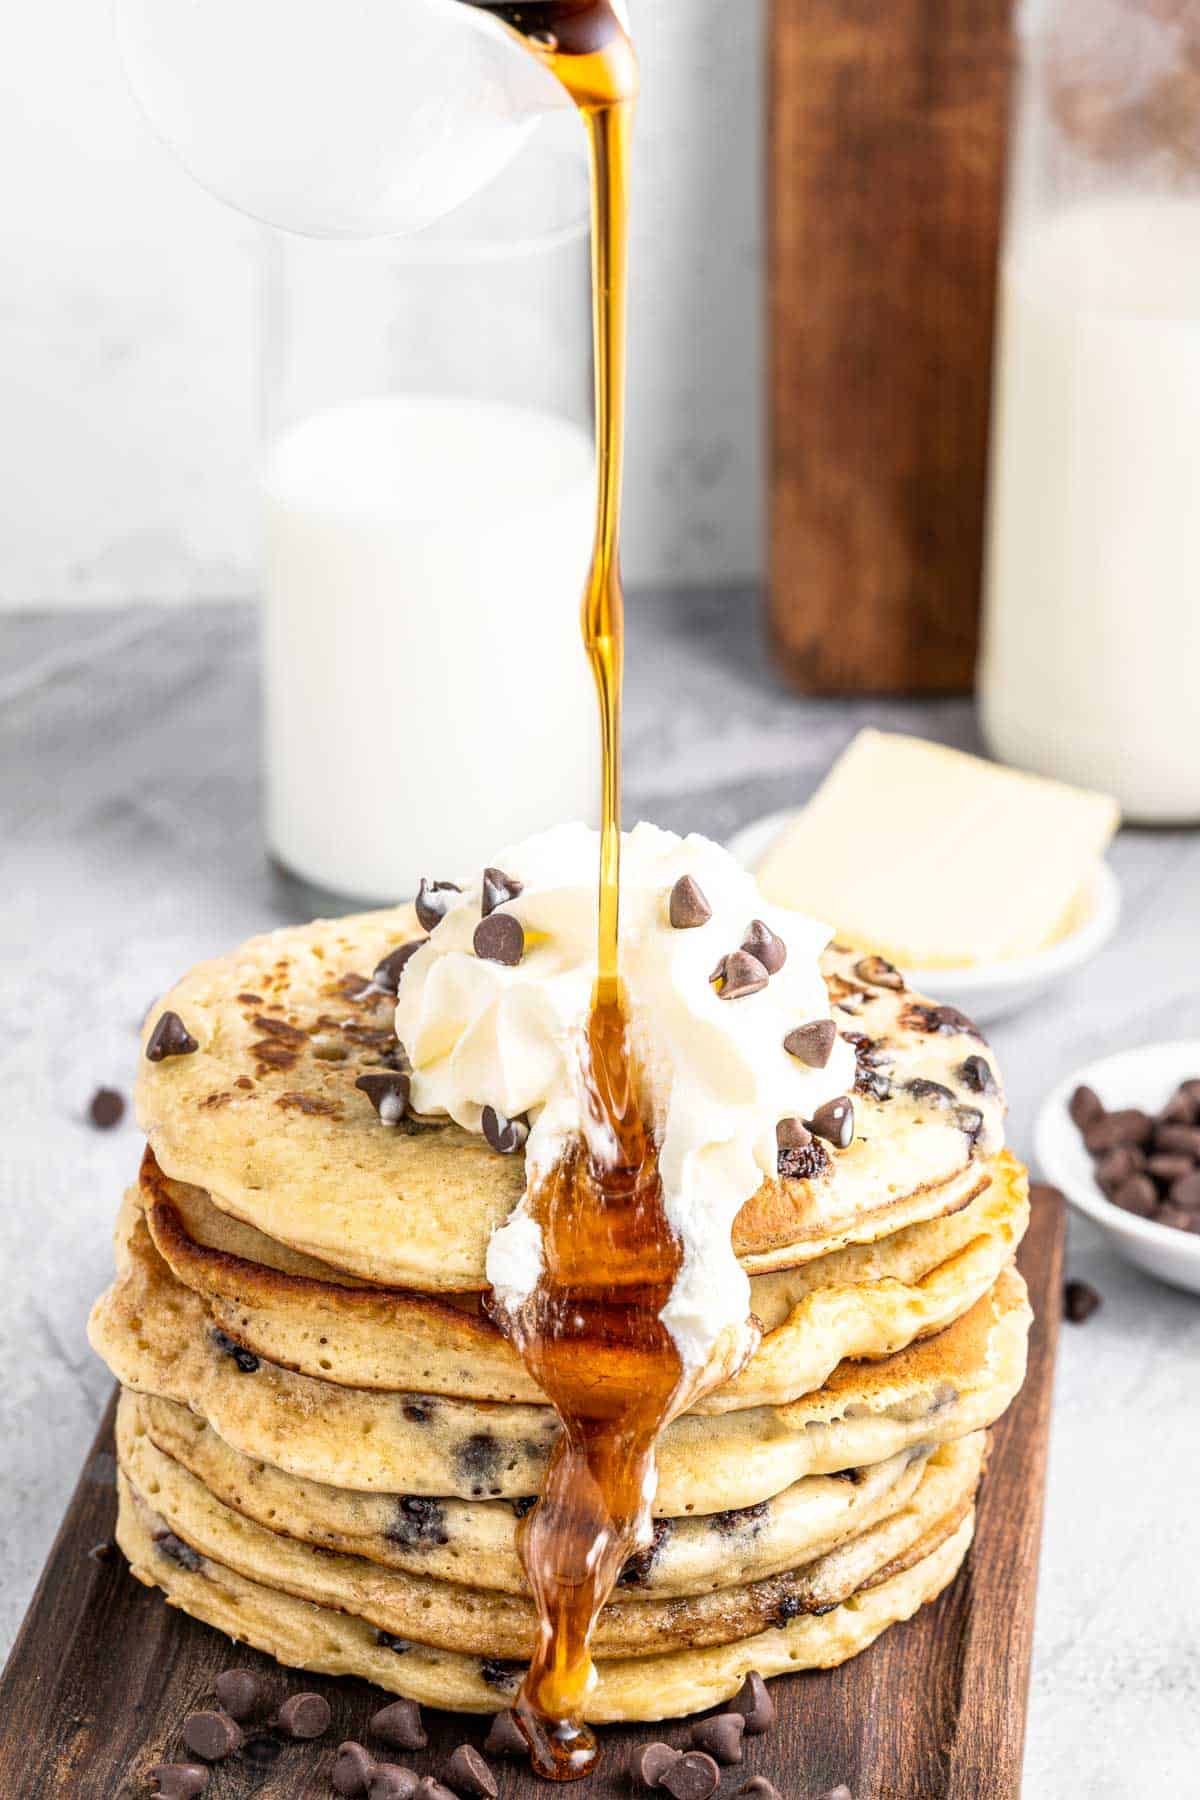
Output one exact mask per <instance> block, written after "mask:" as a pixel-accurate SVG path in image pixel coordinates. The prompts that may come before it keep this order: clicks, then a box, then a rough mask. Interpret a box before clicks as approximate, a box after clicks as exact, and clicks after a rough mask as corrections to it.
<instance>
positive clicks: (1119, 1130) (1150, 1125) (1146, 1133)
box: [1083, 1106, 1179, 1156]
mask: <svg viewBox="0 0 1200 1800" xmlns="http://www.w3.org/2000/svg"><path fill="white" fill-rule="evenodd" d="M1175 1129H1178V1127H1174V1126H1170V1125H1168V1126H1165V1127H1162V1128H1160V1131H1159V1134H1158V1135H1159V1146H1160V1148H1161V1149H1163V1150H1174V1149H1178V1148H1179V1146H1178V1145H1176V1144H1164V1143H1162V1132H1163V1131H1164V1130H1165V1131H1171V1130H1175ZM1153 1136H1154V1120H1153V1119H1152V1118H1151V1117H1150V1115H1149V1113H1144V1112H1142V1111H1141V1109H1140V1108H1139V1107H1136V1106H1127V1107H1124V1108H1123V1109H1122V1110H1121V1111H1120V1112H1111V1113H1105V1115H1104V1117H1103V1118H1101V1119H1096V1120H1094V1121H1093V1123H1092V1124H1091V1125H1086V1126H1085V1127H1084V1131H1083V1141H1084V1143H1085V1144H1086V1146H1087V1148H1088V1149H1089V1150H1090V1151H1091V1153H1092V1155H1093V1156H1096V1155H1099V1154H1101V1153H1102V1152H1103V1151H1105V1150H1115V1149H1116V1148H1117V1146H1118V1145H1119V1144H1148V1143H1149V1141H1150V1139H1151V1138H1152V1137H1153Z"/></svg>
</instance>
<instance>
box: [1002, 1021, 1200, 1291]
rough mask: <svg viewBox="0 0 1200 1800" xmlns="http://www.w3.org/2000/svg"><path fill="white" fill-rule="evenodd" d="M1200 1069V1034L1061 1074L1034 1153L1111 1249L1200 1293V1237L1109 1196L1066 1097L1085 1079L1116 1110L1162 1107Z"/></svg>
mask: <svg viewBox="0 0 1200 1800" xmlns="http://www.w3.org/2000/svg"><path fill="white" fill-rule="evenodd" d="M1196 1075H1200V1039H1198V1038H1191V1039H1187V1040H1185V1041H1183V1042H1180V1043H1175V1044H1143V1045H1142V1046H1141V1048H1140V1049H1137V1050H1120V1051H1118V1052H1117V1054H1116V1055H1115V1056H1105V1057H1102V1058H1101V1060H1100V1061H1099V1062H1094V1063H1089V1064H1088V1066H1087V1068H1085V1069H1077V1070H1076V1072H1075V1074H1074V1075H1069V1076H1068V1077H1067V1079H1066V1080H1065V1081H1060V1082H1059V1084H1058V1086H1057V1087H1056V1088H1055V1089H1054V1092H1053V1093H1052V1094H1051V1095H1050V1096H1049V1098H1048V1099H1047V1100H1046V1102H1045V1104H1044V1105H1043V1107H1042V1110H1041V1112H1040V1113H1039V1114H1038V1120H1037V1125H1036V1127H1035V1129H1034V1136H1033V1146H1034V1159H1035V1161H1036V1163H1037V1166H1038V1168H1039V1170H1040V1172H1041V1174H1042V1176H1043V1177H1044V1179H1045V1180H1046V1181H1049V1182H1052V1183H1053V1184H1054V1186H1055V1187H1057V1188H1061V1189H1062V1191H1063V1193H1064V1194H1065V1195H1066V1196H1067V1199H1068V1200H1069V1201H1070V1202H1071V1205H1072V1206H1074V1207H1077V1208H1078V1209H1079V1211H1080V1212H1081V1213H1085V1214H1086V1215H1087V1217H1088V1218H1089V1219H1091V1220H1092V1221H1093V1222H1094V1223H1095V1224H1097V1225H1099V1226H1100V1228H1101V1230H1102V1231H1103V1232H1104V1233H1105V1234H1106V1236H1107V1237H1109V1238H1110V1239H1111V1241H1112V1245H1113V1248H1114V1249H1115V1250H1117V1251H1119V1252H1120V1254H1121V1255H1122V1256H1124V1257H1126V1258H1127V1259H1128V1261H1129V1262H1131V1263H1136V1264H1137V1266H1138V1268H1139V1269H1145V1270H1146V1271H1147V1273H1148V1274H1151V1275H1156V1276H1157V1277H1158V1279H1159V1280H1160V1281H1166V1282H1169V1283H1170V1284H1171V1286H1172V1287H1181V1288H1189V1289H1190V1290H1191V1292H1192V1293H1194V1294H1200V1237H1197V1236H1195V1235H1194V1234H1193V1233H1191V1232H1187V1231H1176V1230H1174V1229H1173V1227H1172V1226H1170V1225H1157V1224H1155V1222H1154V1220H1153V1219H1139V1218H1138V1216H1137V1214H1136V1213H1128V1212H1123V1211H1122V1210H1121V1208H1120V1207H1119V1206H1114V1205H1113V1203H1112V1201H1111V1200H1106V1199H1105V1197H1104V1195H1103V1194H1102V1193H1101V1192H1100V1189H1099V1188H1098V1187H1097V1185H1096V1178H1095V1176H1094V1174H1093V1173H1092V1159H1091V1157H1090V1156H1089V1155H1088V1153H1087V1151H1086V1150H1085V1148H1084V1144H1083V1139H1082V1137H1081V1136H1080V1135H1079V1132H1078V1130H1077V1129H1076V1127H1075V1124H1074V1122H1073V1120H1072V1119H1071V1116H1070V1114H1069V1113H1068V1111H1067V1104H1068V1102H1069V1100H1070V1098H1071V1095H1072V1094H1073V1093H1074V1092H1075V1089H1076V1088H1077V1087H1080V1086H1085V1087H1090V1088H1095V1090H1096V1092H1097V1093H1098V1094H1099V1096H1100V1098H1101V1100H1103V1102H1104V1104H1105V1106H1106V1107H1108V1108H1109V1109H1110V1110H1111V1109H1115V1108H1117V1107H1121V1106H1140V1107H1142V1108H1143V1110H1144V1111H1146V1112H1152V1113H1153V1112H1159V1111H1160V1110H1161V1108H1162V1107H1163V1106H1165V1105H1166V1103H1167V1101H1168V1100H1169V1099H1170V1098H1171V1095H1172V1094H1173V1093H1174V1092H1175V1089H1176V1088H1177V1087H1178V1086H1179V1084H1180V1082H1181V1081H1188V1080H1191V1079H1192V1077H1194V1076H1196Z"/></svg>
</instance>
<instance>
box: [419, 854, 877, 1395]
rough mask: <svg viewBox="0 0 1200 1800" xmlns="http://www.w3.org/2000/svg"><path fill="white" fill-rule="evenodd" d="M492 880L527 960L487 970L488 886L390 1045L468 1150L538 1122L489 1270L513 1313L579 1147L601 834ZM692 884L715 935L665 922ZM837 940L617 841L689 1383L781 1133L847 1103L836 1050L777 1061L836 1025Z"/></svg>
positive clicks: (630, 981)
mask: <svg viewBox="0 0 1200 1800" xmlns="http://www.w3.org/2000/svg"><path fill="white" fill-rule="evenodd" d="M496 866H497V867H499V868H500V869H502V870H503V871H504V873H505V874H506V875H509V876H513V877H515V878H516V880H517V881H519V882H520V883H521V891H520V893H519V894H518V895H516V897H515V898H513V899H510V900H508V901H506V902H505V903H504V904H503V905H502V906H501V907H500V908H499V909H498V910H500V911H504V912H509V913H512V914H513V915H515V917H516V918H517V919H518V920H519V921H520V923H521V925H522V927H523V929H524V933H525V950H524V954H523V956H522V957H521V960H520V961H519V962H518V963H517V964H516V965H515V966H512V967H509V966H506V965H505V964H503V963H500V962H492V961H487V960H485V959H484V958H481V957H479V956H478V955H476V954H475V950H474V947H473V939H474V933H475V928H476V926H477V925H478V924H479V920H480V912H481V900H482V872H481V875H480V878H479V879H477V880H476V882H475V883H474V885H471V886H467V887H465V888H464V890H463V892H462V894H461V895H454V896H453V897H452V903H451V904H450V906H449V907H448V909H447V911H446V913H445V915H444V917H443V918H442V919H441V921H440V922H439V923H438V924H437V926H436V927H435V929H434V930H433V932H432V933H431V935H430V937H429V940H428V942H427V943H426V944H424V945H423V946H422V948H421V949H420V950H418V951H417V952H416V954H415V955H414V956H412V957H411V958H410V960H409V962H408V964H407V965H406V967H405V970H404V976H403V979H402V981H401V983H400V990H399V998H398V1004H397V1007H396V1031H397V1035H398V1036H399V1038H400V1040H401V1042H402V1043H403V1044H404V1045H405V1047H406V1049H407V1051H408V1055H409V1058H410V1060H411V1063H412V1105H413V1107H414V1109H415V1110H416V1111H417V1112H419V1113H424V1114H427V1115H438V1114H448V1115H449V1116H450V1118H452V1119H454V1120H455V1121H456V1122H457V1123H458V1124H459V1125H462V1126H464V1127H465V1128H466V1129H467V1130H468V1131H479V1130H481V1129H482V1117H483V1110H484V1108H485V1107H489V1106H490V1107H493V1108H495V1109H496V1110H497V1111H498V1112H500V1113H502V1114H504V1115H505V1116H506V1117H507V1118H509V1119H513V1118H518V1117H521V1116H522V1115H524V1116H525V1117H527V1118H528V1120H529V1122H530V1132H529V1137H528V1140H527V1142H526V1144H525V1166H526V1179H527V1184H528V1186H527V1191H526V1198H525V1199H524V1200H523V1201H522V1202H521V1204H520V1205H518V1206H517V1208H516V1209H515V1210H514V1212H513V1214H512V1215H511V1217H510V1218H509V1220H508V1222H507V1223H506V1224H505V1225H503V1226H501V1227H500V1228H499V1229H498V1230H497V1231H495V1232H494V1234H493V1236H492V1240H491V1244H490V1246H489V1251H488V1259H487V1275H488V1280H489V1281H490V1283H491V1285H492V1287H493V1290H494V1291H495V1294H496V1297H497V1299H498V1300H499V1302H500V1304H501V1305H502V1306H504V1307H506V1308H507V1309H509V1310H515V1309H516V1308H518V1307H519V1306H520V1305H521V1304H522V1303H523V1302H524V1301H525V1300H526V1299H527V1298H528V1297H529V1295H530V1294H531V1293H532V1292H533V1290H534V1288H535V1287H536V1285H537V1282H538V1278H539V1276H540V1273H541V1267H542V1255H541V1236H540V1228H539V1226H538V1224H537V1222H536V1220H535V1219H534V1218H533V1217H532V1216H531V1214H530V1212H529V1210H528V1187H529V1186H532V1185H534V1184H536V1183H537V1181H538V1180H539V1179H540V1178H541V1177H542V1176H543V1175H546V1174H548V1173H549V1171H550V1170H551V1169H552V1168H553V1167H554V1166H555V1165H556V1163H557V1162H558V1161H559V1160H560V1158H561V1157H562V1154H563V1152H564V1150H565V1149H566V1148H567V1146H568V1145H569V1144H570V1143H571V1142H572V1141H573V1140H575V1139H577V1138H578V1137H579V1136H580V1135H581V1134H582V1133H583V1131H584V1121H583V1118H582V1116H581V1105H580V1082H579V1066H580V1055H581V1050H582V1047H583V1042H584V1032H585V1028H586V1024H587V1017H588V1010H589V1006H590V1002H591V995H592V986H593V982H594V980H595V976H596V928H597V891H596V889H597V870H598V867H599V834H598V833H597V832H595V831H591V830H589V829H588V828H587V827H585V826H583V825H564V826H560V827H557V828H556V829H554V830H552V831H547V832H544V833H542V834H540V835H539V836H537V837H534V838H530V839H528V840H527V841H526V842H525V843H522V844H517V845H514V846H512V847H511V848H509V849H506V850H504V851H502V852H501V853H500V855H499V856H498V857H497V859H496ZM682 876H691V877H692V879H693V881H694V882H695V883H696V884H697V885H698V887H699V889H700V891H701V893H702V895H703V897H704V900H705V901H706V902H707V904H708V906H709V907H710V908H711V916H710V917H709V918H708V919H707V920H706V921H705V923H704V924H702V925H698V926H691V927H688V928H685V929H677V928H675V927H673V926H672V925H671V922H670V914H669V903H670V895H671V890H672V888H673V887H674V885H675V883H676V882H677V881H678V880H679V879H680V878H681V877H682ZM756 919H758V920H761V921H762V922H763V923H764V924H765V925H766V926H768V927H769V929H770V930H771V931H772V932H774V933H775V934H776V935H777V936H778V937H779V938H781V939H782V941H783V943H784V945H785V946H786V949H787V958H786V961H785V962H784V964H783V966H782V968H780V969H779V970H778V971H777V972H776V973H775V974H773V975H772V976H771V977H770V980H769V981H768V983H767V985H766V986H765V987H763V988H761V989H759V991H757V992H755V993H751V994H746V995H744V996H743V997H741V998H738V999H727V1000H723V999H722V998H721V997H720V994H719V992H718V988H717V986H716V985H715V984H714V983H713V982H712V980H711V979H710V977H711V975H712V973H713V970H714V968H715V967H716V965H717V964H718V963H719V962H720V960H721V958H722V957H723V956H725V955H727V954H728V953H730V952H732V951H735V950H737V948H738V947H739V945H740V944H741V943H742V941H743V939H744V938H745V936H746V934H747V931H748V929H749V927H750V925H751V923H752V921H754V920H756ZM829 937H830V933H829V931H828V929H827V928H826V927H825V926H824V925H819V924H817V923H816V922H815V921H813V920H811V919H808V918H805V917H804V916H803V915H802V914H800V913H795V912H792V911H790V910H789V909H787V908H785V907H781V906H775V905H772V904H771V903H769V902H768V901H766V900H765V899H764V898H763V896H762V894H761V893H760V892H759V889H758V886H757V884H756V882H755V880H754V878H753V876H752V875H750V874H749V873H748V872H747V871H746V870H745V869H744V868H742V866H741V865H740V864H739V863H737V862H735V860H734V859H733V858H732V857H731V856H730V855H729V854H728V852H727V851H725V850H723V849H722V848H721V847H720V845H718V844H715V843H713V842H711V841H710V840H709V839H708V838H704V837H700V836H690V837H686V838H680V837H678V836H676V835H675V833H673V832H668V831H660V830H658V829H657V827H655V826H653V825H647V824H641V825H638V826H637V827H636V828H635V829H634V830H633V831H632V832H630V833H628V834H627V835H626V836H625V838H624V840H623V845H622V853H621V974H622V978H623V981H624V986H625V994H626V1000H627V1008H628V1014H629V1020H630V1028H631V1035H632V1045H633V1050H634V1054H635V1056H636V1059H637V1062H638V1066H639V1070H640V1073H641V1076H642V1084H643V1085H642V1090H641V1092H642V1098H643V1108H644V1111H645V1113H646V1114H647V1115H648V1116H647V1119H646V1122H647V1124H648V1125H649V1126H650V1128H651V1129H652V1130H653V1132H654V1135H655V1138H656V1141H657V1142H658V1144H659V1173H660V1177H661V1180H662V1189H663V1200H664V1206H665V1211H666V1215H667V1218H668V1220H669V1222H670V1224H671V1226H672V1228H673V1230H674V1231H675V1233H676V1235H677V1236H678V1238H679V1241H680V1244H681V1246H682V1253H683V1254H682V1264H681V1267H680V1271H679V1274H678V1276H677V1278H676V1281H675V1285H674V1288H673V1291H672V1293H671V1297H670V1299H669V1301H668V1303H667V1305H666V1307H665V1308H664V1310H663V1313H662V1319H663V1322H664V1323H665V1325H666V1326H667V1328H668V1330H669V1331H670V1333H671V1336H672V1338H673V1339H674V1342H675V1344H676V1346H677V1348H678V1350H679V1352H680V1355H681V1357H682V1359H683V1362H684V1365H685V1368H687V1369H695V1368H699V1367H702V1366H703V1365H704V1363H705V1362H706V1360H707V1359H708V1357H709V1355H710V1354H711V1352H712V1350H713V1346H714V1345H715V1344H716V1342H717V1339H718V1337H719V1336H720V1335H721V1333H722V1332H723V1331H725V1329H726V1328H727V1327H729V1326H740V1325H742V1324H743V1323H744V1322H745V1320H746V1318H747V1316H748V1314H749V1310H750V1286H749V1282H748V1280H747V1278H746V1275H745V1274H744V1272H743V1270H742V1269H741V1268H740V1267H739V1264H738V1261H737V1258H736V1257H735V1255H734V1253H733V1247H732V1230H733V1223H734V1220H735V1219H736V1217H737V1215H738V1213H739V1211H740V1210H741V1208H742V1206H743V1205H744V1204H745V1202H746V1201H747V1200H748V1199H750V1197H751V1196H752V1195H753V1194H755V1193H756V1192H757V1191H758V1189H759V1187H760V1186H761V1185H762V1183H763V1182H764V1181H765V1180H768V1179H770V1178H772V1177H773V1176H774V1175H775V1173H776V1170H777V1161H778V1145H777V1139H776V1127H777V1125H778V1124H779V1122H780V1121H781V1120H783V1119H791V1118H800V1119H808V1118H811V1117H812V1115H813V1113H814V1112H816V1110H817V1108H818V1107H819V1106H821V1105H822V1104H823V1103H824V1102H826V1101H828V1100H832V1099H835V1098H836V1097H837V1096H839V1095H841V1094H847V1093H849V1092H850V1091H851V1089H852V1087H853V1083H854V1052H853V1049H852V1048H851V1046H850V1045H849V1044H847V1043H845V1042H844V1041H843V1039H842V1038H840V1037H838V1038H836V1039H835V1041H834V1046H833V1050H832V1052H831V1054H830V1057H829V1060H828V1062H827V1064H826V1065H825V1067H824V1068H819V1069H814V1068H811V1067H809V1066H808V1065H807V1064H806V1063H804V1062H802V1061H800V1060H798V1059H797V1058H796V1057H795V1056H792V1055H790V1054H789V1053H788V1051H787V1050H785V1048H784V1042H783V1040H784V1038H785V1037H786V1036H787V1034H788V1033H789V1032H790V1031H792V1030H794V1029H795V1028H796V1027H797V1026H800V1025H805V1024H809V1023H811V1022H812V1021H813V1020H818V1019H828V1018H829V1017H830V1016H831V1015H830V1010H829V999H828V994H827V991H826V988H825V983H824V981H823V979H822V977H821V972H820V968H819V965H818V957H819V954H820V952H821V950H822V949H823V948H824V947H825V945H826V944H827V943H828V941H829Z"/></svg>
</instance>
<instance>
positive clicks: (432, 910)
mask: <svg viewBox="0 0 1200 1800" xmlns="http://www.w3.org/2000/svg"><path fill="white" fill-rule="evenodd" d="M461 893H462V889H461V888H460V887H459V886H458V884H457V882H454V881H426V880H425V879H424V878H422V881H421V885H420V887H419V888H418V889H417V900H416V907H417V919H418V922H419V923H420V926H421V929H422V931H432V930H433V929H434V928H435V926H438V925H440V924H441V922H442V920H443V919H444V918H445V916H446V914H447V913H448V912H449V910H450V908H451V906H452V905H453V896H454V895H455V894H461Z"/></svg>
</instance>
